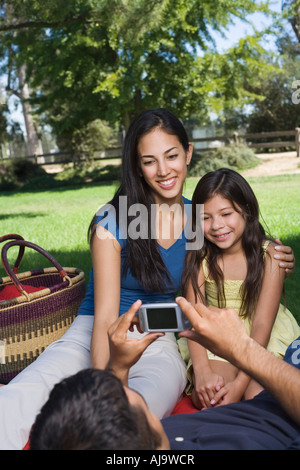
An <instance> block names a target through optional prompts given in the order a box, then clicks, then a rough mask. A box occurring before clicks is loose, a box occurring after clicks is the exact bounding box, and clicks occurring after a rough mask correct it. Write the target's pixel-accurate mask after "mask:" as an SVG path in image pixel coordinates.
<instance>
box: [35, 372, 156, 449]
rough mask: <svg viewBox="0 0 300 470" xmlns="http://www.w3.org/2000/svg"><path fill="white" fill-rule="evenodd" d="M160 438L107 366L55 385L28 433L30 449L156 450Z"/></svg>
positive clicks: (80, 373)
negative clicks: (132, 404)
mask: <svg viewBox="0 0 300 470" xmlns="http://www.w3.org/2000/svg"><path fill="white" fill-rule="evenodd" d="M159 444H160V436H159V435H158V434H157V433H156V432H155V431H154V430H153V429H152V428H151V427H150V425H149V424H148V421H147V418H146V415H145V413H144V412H143V410H142V408H139V407H133V406H131V405H130V403H129V402H128V399H127V396H126V393H125V391H124V389H123V385H122V383H121V381H120V380H119V379H118V378H116V377H115V376H114V375H112V374H111V373H110V372H109V371H107V370H96V369H85V370H82V371H80V372H78V373H77V374H75V375H73V376H71V377H68V378H67V379H64V380H63V381H62V382H60V383H59V384H57V385H55V387H54V388H53V390H52V391H51V393H50V396H49V399H48V401H47V402H46V403H45V405H44V406H43V407H42V409H41V411H40V413H39V414H38V416H37V418H36V421H35V423H34V425H33V427H32V430H31V433H30V449H31V450H123V449H130V450H138V449H139V450H140V449H141V450H143V449H150V450H154V449H156V448H157V446H158V445H159Z"/></svg>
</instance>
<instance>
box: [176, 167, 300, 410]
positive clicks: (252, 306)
mask: <svg viewBox="0 0 300 470" xmlns="http://www.w3.org/2000/svg"><path fill="white" fill-rule="evenodd" d="M197 204H204V207H203V206H202V207H203V217H202V220H203V229H204V245H203V247H202V249H201V250H200V251H190V252H189V253H188V254H187V258H186V265H185V271H184V275H183V281H182V283H183V294H184V295H185V297H187V299H188V300H189V301H190V302H191V303H197V302H204V303H207V304H208V305H211V306H216V307H228V308H234V309H235V310H237V311H238V312H239V315H240V316H241V317H242V319H243V321H244V324H245V326H246V329H247V331H248V334H249V335H251V337H253V338H254V339H255V340H256V341H257V342H259V343H260V344H261V345H263V346H264V347H266V348H267V349H268V350H270V351H271V352H272V353H273V354H274V355H276V356H279V357H283V355H284V353H285V350H286V348H287V347H288V345H289V344H290V343H291V342H292V341H293V340H294V339H295V338H297V337H298V336H299V333H300V328H299V326H298V325H297V322H296V320H295V319H294V317H293V315H292V314H291V313H290V312H289V311H288V310H287V309H286V308H284V306H283V305H281V304H280V298H281V294H282V290H283V282H284V273H283V272H282V269H280V268H279V263H278V261H277V260H276V259H274V252H275V251H274V246H275V244H274V243H273V241H272V240H270V239H268V237H267V236H266V234H265V231H264V229H263V227H262V225H261V224H260V223H259V208H258V203H257V200H256V197H255V195H254V193H253V191H252V189H251V187H250V186H249V184H248V183H247V182H246V180H245V179H244V178H243V177H242V176H241V175H239V174H238V173H236V172H235V171H233V170H229V169H220V170H217V171H214V172H210V173H208V174H206V175H205V176H203V178H201V180H200V181H199V183H198V185H197V187H196V189H195V192H194V195H193V199H192V210H193V220H195V217H196V210H198V209H197V207H196V205H197ZM179 341H180V342H182V340H179ZM188 343H189V344H188V346H189V353H190V361H189V365H188V373H189V379H190V381H191V382H192V383H193V389H192V401H193V403H194V405H195V406H196V407H198V408H200V409H202V408H207V407H210V406H212V405H215V404H219V405H223V404H227V403H232V402H236V401H239V400H241V399H243V398H244V399H248V398H252V397H253V396H254V395H256V394H257V393H258V392H259V391H260V387H259V385H258V384H257V383H255V382H254V381H253V380H250V378H249V377H248V376H246V375H245V374H244V373H242V372H241V371H239V370H237V369H236V368H235V367H234V366H233V365H231V364H230V363H228V362H226V361H225V360H223V359H221V358H220V357H217V356H214V355H213V354H211V353H210V352H209V351H206V350H205V349H204V348H203V347H202V346H200V345H199V344H197V343H194V342H193V341H190V342H188Z"/></svg>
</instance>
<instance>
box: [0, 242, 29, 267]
mask: <svg viewBox="0 0 300 470" xmlns="http://www.w3.org/2000/svg"><path fill="white" fill-rule="evenodd" d="M6 240H24V238H23V237H21V235H18V234H17V233H10V234H8V235H2V237H0V243H3V242H5V241H6ZM24 251H25V247H24V246H20V248H19V254H18V257H17V259H16V262H15V265H14V267H13V272H14V273H16V274H17V273H18V270H19V266H20V263H21V260H22V258H23V255H24Z"/></svg>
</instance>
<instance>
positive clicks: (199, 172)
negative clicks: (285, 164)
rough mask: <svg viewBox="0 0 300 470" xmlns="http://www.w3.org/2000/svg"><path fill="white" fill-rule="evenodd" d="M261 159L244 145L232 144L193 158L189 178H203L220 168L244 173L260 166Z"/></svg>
mask: <svg viewBox="0 0 300 470" xmlns="http://www.w3.org/2000/svg"><path fill="white" fill-rule="evenodd" d="M258 163H259V159H258V158H257V157H256V155H255V153H254V151H253V150H252V149H250V148H249V147H247V146H246V145H244V144H230V145H227V146H225V147H219V148H217V149H212V150H210V151H208V152H205V153H203V154H196V155H194V157H193V158H192V161H191V166H190V170H189V176H203V175H205V173H208V172H209V171H214V170H217V169H218V168H231V169H232V170H236V171H242V170H247V169H248V168H253V167H255V166H256V165H258Z"/></svg>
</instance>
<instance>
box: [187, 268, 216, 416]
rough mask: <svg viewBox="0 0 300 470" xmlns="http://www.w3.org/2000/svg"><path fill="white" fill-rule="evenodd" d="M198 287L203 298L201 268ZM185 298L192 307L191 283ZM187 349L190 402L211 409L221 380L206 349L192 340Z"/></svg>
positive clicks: (198, 301) (200, 301) (193, 301)
mask: <svg viewBox="0 0 300 470" xmlns="http://www.w3.org/2000/svg"><path fill="white" fill-rule="evenodd" d="M198 285H199V286H200V290H201V293H202V295H203V296H204V295H205V277H204V272H203V268H202V266H201V268H200V271H199V275H198ZM186 298H187V300H188V301H189V302H190V303H191V304H192V305H195V295H194V291H193V288H192V285H191V283H190V284H189V286H188V288H187V293H186ZM197 303H203V302H202V299H201V298H199V297H198V298H197ZM188 347H189V352H190V356H191V360H192V363H193V391H192V397H191V398H192V402H193V404H194V405H195V406H196V407H197V408H199V409H203V408H207V407H211V406H212V405H211V403H210V402H211V400H212V399H213V397H214V395H215V393H216V390H217V391H218V390H219V388H221V387H222V386H223V385H224V381H223V378H222V377H220V376H219V375H217V374H214V373H213V371H212V369H211V367H210V361H209V359H208V357H207V352H206V348H204V347H203V346H201V345H200V344H199V343H196V342H195V341H192V340H188Z"/></svg>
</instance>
